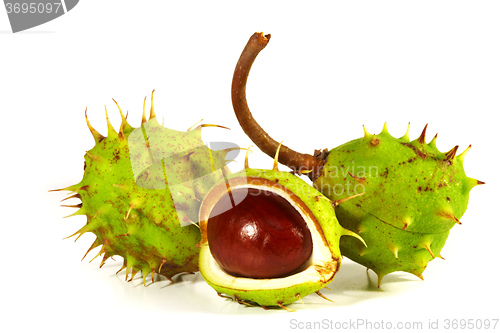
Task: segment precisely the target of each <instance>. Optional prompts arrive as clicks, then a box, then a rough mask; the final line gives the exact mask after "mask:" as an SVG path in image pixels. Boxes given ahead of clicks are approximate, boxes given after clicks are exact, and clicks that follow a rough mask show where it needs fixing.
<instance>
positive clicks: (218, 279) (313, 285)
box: [200, 167, 357, 307]
mask: <svg viewBox="0 0 500 333" xmlns="http://www.w3.org/2000/svg"><path fill="white" fill-rule="evenodd" d="M242 187H243V188H245V187H252V188H257V189H263V190H270V191H273V192H274V193H276V194H279V195H281V196H282V197H284V198H286V199H287V200H288V201H289V202H290V203H291V204H292V205H293V206H294V207H295V208H296V209H297V210H299V211H300V212H301V214H302V215H303V216H304V218H305V220H306V221H307V223H308V226H309V229H310V231H311V234H312V235H313V254H312V256H311V258H310V261H309V264H308V267H307V268H305V269H304V270H303V271H300V272H297V273H294V274H292V275H290V276H285V277H280V278H268V279H252V278H245V277H234V276H231V275H230V274H228V273H225V272H224V271H223V270H222V269H221V268H220V267H219V265H218V264H217V262H216V261H215V260H214V258H213V257H212V255H211V253H210V248H209V244H208V236H207V223H210V222H209V220H208V216H209V215H210V211H211V209H212V207H213V206H214V205H215V202H217V200H219V198H220V197H221V196H222V195H223V193H225V192H226V191H227V190H228V189H235V188H242ZM200 228H201V231H202V241H201V243H200V245H201V251H200V273H201V274H202V276H203V277H204V279H205V281H206V282H207V283H208V284H209V285H210V286H212V287H213V288H214V289H215V290H216V291H217V292H218V293H219V295H221V294H224V295H229V296H231V297H234V298H235V299H236V300H237V301H239V302H242V303H245V304H258V305H260V306H263V307H267V306H281V307H284V305H286V304H290V303H293V302H295V301H298V300H300V299H301V298H303V297H305V296H307V295H308V294H311V293H314V292H318V291H319V290H320V289H321V288H323V287H325V286H326V285H327V284H329V283H330V282H331V281H332V280H333V278H334V276H335V273H336V272H337V271H338V269H339V268H340V259H341V255H340V249H339V240H340V238H341V236H343V235H350V236H355V237H357V235H356V234H354V233H352V232H350V231H349V230H347V229H344V228H343V227H341V226H340V224H339V223H338V221H337V218H336V217H335V210H334V208H333V204H332V202H331V201H330V200H329V199H328V198H326V197H325V196H324V195H322V194H321V193H320V192H318V191H317V190H315V189H314V188H313V187H311V186H310V185H308V184H307V183H306V182H304V181H303V180H302V179H300V178H298V177H297V176H294V175H293V174H291V173H289V172H282V171H278V170H277V167H276V168H275V169H273V170H260V169H250V168H245V169H244V170H242V171H240V172H237V173H234V174H231V175H230V176H228V177H227V178H226V179H225V182H222V183H220V184H218V185H216V186H215V187H214V188H213V189H212V190H211V191H210V193H209V194H208V195H207V196H206V198H205V200H204V201H203V203H202V207H201V208H200ZM343 238H345V237H343ZM349 238H350V237H349ZM249 302H250V303H249Z"/></svg>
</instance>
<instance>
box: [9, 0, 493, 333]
mask: <svg viewBox="0 0 500 333" xmlns="http://www.w3.org/2000/svg"><path fill="white" fill-rule="evenodd" d="M499 17H500V5H499V3H498V2H496V1H414V2H408V1H341V2H340V1H328V2H327V1H310V2H307V3H306V2H298V1H287V2H285V1H275V2H271V1H251V2H250V1H158V0H157V1H145V0H143V1H111V0H108V1H81V2H80V3H79V4H78V5H77V6H76V7H75V8H74V9H73V10H72V11H70V12H68V13H67V14H66V15H64V16H62V17H60V18H58V19H56V20H54V21H52V22H49V23H47V24H44V25H41V26H39V27H35V28H33V29H31V30H28V31H25V32H22V33H18V34H12V33H11V32H10V26H9V23H8V19H7V14H6V13H5V11H4V9H3V8H0V60H1V62H0V66H1V72H0V112H1V113H0V117H1V119H2V122H1V124H2V130H1V131H0V135H1V153H2V159H1V161H2V162H1V164H0V165H1V166H0V167H1V174H2V187H1V188H2V200H1V206H0V207H1V227H0V238H1V241H0V267H1V270H2V271H1V275H0V276H1V281H0V292H1V303H2V305H3V307H4V310H3V311H2V312H0V322H1V323H2V326H4V327H9V326H10V327H11V328H10V329H9V331H12V330H14V331H25V330H31V331H40V330H42V329H49V330H51V331H53V332H62V331H78V332H79V331H82V332H83V331H84V332H91V331H94V330H98V331H104V330H106V331H108V332H109V331H111V330H114V331H117V332H118V331H120V332H125V331H132V330H141V331H149V332H151V331H159V332H163V331H164V332H170V331H172V330H175V331H182V332H184V331H185V330H186V329H187V330H189V329H193V331H194V329H196V330H198V331H199V330H207V329H210V328H212V327H213V328H215V329H217V331H219V330H220V331H236V332H239V331H244V332H246V331H262V330H264V329H266V331H269V332H270V331H278V330H279V331H288V330H294V327H295V326H294V322H293V321H294V320H295V321H297V322H300V323H301V325H302V324H303V325H305V324H307V323H308V322H313V321H322V320H325V321H330V320H332V321H333V322H339V323H342V322H347V323H348V322H349V321H356V320H358V319H360V320H361V319H365V320H369V321H371V322H372V323H374V324H375V325H374V327H375V326H376V325H381V321H384V323H387V322H391V323H393V324H394V325H396V323H397V322H399V321H403V322H406V321H409V322H422V323H423V327H424V328H426V327H427V325H428V322H429V320H432V321H435V320H439V325H440V327H441V328H444V324H445V320H446V319H460V318H465V319H474V320H475V319H488V318H489V319H491V318H499V317H500V313H499V312H498V304H497V302H498V297H499V296H500V292H499V283H498V276H499V275H498V269H497V267H498V245H497V243H496V242H497V240H498V235H499V232H500V227H499V218H498V211H497V209H498V206H499V205H498V186H499V183H498V180H499V177H498V162H499V158H498V149H497V142H498V124H497V122H498V117H497V114H498V112H499V109H500V98H499V91H500V43H499V34H500V20H499ZM255 31H263V32H264V33H271V34H272V39H271V42H270V43H269V45H268V47H267V48H266V49H265V50H264V51H262V53H261V54H260V56H259V57H258V59H257V61H256V63H255V66H254V68H253V70H252V72H251V75H250V79H249V82H248V91H247V92H248V98H249V103H250V107H251V109H252V111H253V114H254V116H255V118H256V119H257V120H258V121H259V122H260V124H261V125H262V127H263V128H264V129H266V130H267V131H268V132H269V133H270V134H271V136H273V137H274V138H275V139H276V140H278V141H281V140H284V143H285V144H287V145H288V146H290V147H292V148H294V149H296V150H298V151H301V152H308V153H312V152H313V151H314V149H320V148H333V147H336V146H338V145H340V144H342V143H343V142H346V141H349V140H352V139H355V138H358V137H360V136H362V135H363V130H362V125H363V124H364V125H365V126H366V127H367V129H368V131H370V132H371V133H378V132H380V131H381V129H382V126H383V124H384V121H387V122H388V126H389V130H390V132H391V134H393V135H394V136H396V137H400V136H402V135H403V134H404V133H405V131H406V127H407V124H408V122H411V132H410V137H411V138H412V139H414V138H416V137H418V136H419V134H420V132H421V130H422V128H423V127H424V125H425V124H426V123H429V127H428V140H430V139H431V138H432V137H433V136H434V134H435V133H436V132H439V137H438V148H439V149H440V150H442V151H448V150H449V149H450V148H452V147H453V146H454V145H456V144H458V145H460V149H459V153H460V152H461V151H462V150H463V149H465V148H466V147H467V146H468V145H469V144H472V149H471V151H470V152H469V154H468V155H467V158H466V160H465V169H466V173H467V175H468V176H470V177H473V178H478V179H480V180H482V181H485V182H486V185H483V186H480V187H476V188H474V189H473V190H472V192H471V197H470V201H469V207H468V210H467V212H466V214H465V215H464V216H463V218H462V219H461V221H462V223H463V225H461V226H456V227H454V228H453V229H452V231H451V233H450V237H449V239H448V242H447V244H446V246H445V247H444V249H443V252H442V255H443V256H444V257H445V258H446V260H440V259H436V260H434V261H432V262H431V263H430V264H429V266H428V268H427V270H426V271H425V272H424V277H425V281H423V282H422V281H420V280H419V279H418V278H416V277H414V276H413V275H410V274H407V273H394V274H391V275H389V276H387V277H385V278H384V280H383V284H382V288H381V289H377V287H376V276H375V274H373V272H369V273H366V271H365V269H364V268H363V267H362V266H359V265H357V264H355V263H353V262H350V261H349V260H347V259H346V260H344V261H343V266H342V269H341V270H340V272H339V273H338V275H337V277H336V278H335V280H334V282H333V283H331V284H330V285H329V287H330V290H326V289H325V290H323V291H322V293H323V294H324V295H326V296H327V297H329V298H330V299H332V300H333V301H334V303H329V302H327V301H325V300H323V299H322V298H320V297H318V296H316V295H311V296H308V297H307V298H305V299H304V303H305V305H303V304H301V303H297V304H294V305H292V306H290V307H291V308H293V309H296V310H298V312H294V313H288V312H286V311H279V310H268V311H265V310H263V309H261V308H248V307H245V306H243V305H239V304H237V303H235V302H230V301H228V300H226V299H222V298H219V297H217V295H216V293H215V292H214V291H213V290H212V289H211V288H210V287H209V286H208V285H207V284H206V283H205V282H204V281H203V279H202V278H201V277H200V276H199V275H198V274H196V275H184V276H181V277H179V278H178V279H177V280H176V281H177V282H178V283H176V284H174V285H169V283H168V281H166V280H165V279H161V280H160V281H159V282H158V283H155V284H153V285H148V286H147V287H144V286H143V285H142V279H141V278H140V277H137V278H136V279H135V280H133V281H132V282H129V283H126V282H125V281H124V274H123V273H120V274H118V275H115V272H116V270H118V268H120V266H121V264H122V261H121V258H119V257H118V258H116V261H115V262H113V261H112V260H109V261H108V262H107V264H106V265H105V266H104V267H103V268H101V269H99V268H98V266H99V263H100V259H96V260H95V261H93V262H92V263H90V264H89V263H88V262H89V260H90V259H91V258H92V257H93V255H92V254H94V255H95V254H96V253H97V250H94V252H92V253H91V254H90V255H89V256H88V258H86V259H85V260H84V261H80V258H81V257H82V256H83V254H84V253H85V251H86V249H87V248H88V246H90V244H91V242H92V241H93V236H92V235H84V236H82V237H81V238H80V239H79V240H78V241H77V242H76V243H74V242H73V240H71V239H70V240H63V238H64V237H66V236H68V235H70V234H72V233H73V232H75V231H76V230H78V229H79V228H80V227H81V226H83V224H84V223H85V218H84V217H82V216H79V217H72V218H68V219H64V218H63V216H65V215H69V214H71V213H72V212H73V211H74V209H71V208H61V207H59V201H60V200H61V199H63V198H64V197H65V195H64V193H61V192H55V193H54V192H51V193H48V190H50V189H55V188H61V187H65V186H67V185H71V184H75V183H77V182H79V181H80V179H81V176H82V174H83V155H84V153H85V151H86V150H89V149H90V148H92V146H93V138H92V137H91V135H90V133H89V132H88V129H87V126H86V124H85V118H84V110H85V108H86V107H88V115H89V118H90V121H91V123H92V124H93V125H94V127H95V128H96V129H98V130H99V131H100V132H102V133H103V134H106V123H105V117H104V105H107V106H108V111H109V113H110V119H111V121H112V122H113V124H115V126H116V127H118V125H119V114H118V112H117V110H116V108H115V107H114V103H113V102H112V100H111V99H112V98H114V99H116V100H117V101H118V103H119V104H120V106H121V107H122V109H124V110H128V111H129V116H128V119H129V122H130V123H131V124H132V125H133V126H138V125H139V124H140V118H141V114H142V101H143V99H144V97H145V96H146V95H148V96H149V95H150V93H151V91H152V90H153V89H156V92H155V109H156V114H157V116H158V118H159V119H162V118H164V120H165V125H166V126H167V127H170V128H174V129H178V130H186V129H187V128H189V127H190V126H191V125H193V124H194V123H196V122H197V121H199V120H201V119H204V122H205V123H213V124H220V125H225V126H228V127H230V128H231V131H229V132H228V131H224V130H222V129H215V128H207V129H205V130H204V135H205V137H204V138H205V140H217V139H220V138H224V139H226V140H231V141H233V142H236V143H238V144H240V146H242V147H247V146H249V145H250V144H251V142H250V140H249V139H248V138H247V137H246V136H245V135H244V133H243V132H242V130H241V129H240V127H239V125H238V123H237V121H236V118H235V117H234V115H233V111H232V106H231V100H230V84H231V78H232V73H233V70H234V66H235V64H236V61H237V59H238V57H239V54H240V52H241V50H242V49H243V47H244V45H245V43H246V42H247V40H248V38H249V37H250V35H251V34H252V33H253V32H255ZM148 102H149V97H148ZM253 151H254V152H253V154H251V160H250V162H251V166H253V167H263V168H270V167H271V163H272V161H271V159H270V158H268V157H267V156H265V155H264V154H263V153H261V152H260V151H259V150H258V149H257V148H254V149H253ZM242 157H243V156H240V158H238V161H237V162H236V163H233V164H231V165H230V166H231V169H232V170H233V171H237V170H238V169H240V168H241V167H242V161H243V158H242ZM73 203H76V202H73ZM5 308H6V309H7V310H5ZM362 328H364V327H363V326H360V327H358V330H356V331H362ZM499 329H500V323H499V324H498V325H497V330H499ZM343 331H347V330H343ZM406 331H411V330H406ZM419 331H420V332H421V331H422V330H419Z"/></svg>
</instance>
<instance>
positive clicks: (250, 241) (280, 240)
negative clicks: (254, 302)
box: [207, 188, 313, 279]
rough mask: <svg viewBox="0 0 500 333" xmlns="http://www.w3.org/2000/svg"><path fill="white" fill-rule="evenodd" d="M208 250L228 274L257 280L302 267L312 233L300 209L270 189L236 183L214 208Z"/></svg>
mask: <svg viewBox="0 0 500 333" xmlns="http://www.w3.org/2000/svg"><path fill="white" fill-rule="evenodd" d="M208 222H209V223H208V226H207V237H208V244H209V247H210V252H211V253H212V255H213V257H214V259H215V260H216V261H217V263H218V264H219V266H220V267H221V268H222V269H223V270H224V271H225V272H226V273H228V274H231V275H233V276H242V277H248V278H255V279H269V278H277V277H283V276H287V275H290V274H293V273H294V272H296V271H298V270H300V269H301V267H302V266H303V265H304V264H305V263H306V262H307V261H308V260H309V258H310V256H311V253H312V248H313V245H312V238H311V233H310V231H309V228H308V227H307V223H306V221H305V220H304V218H303V217H302V215H301V213H300V212H299V211H298V210H297V208H295V207H294V206H293V205H292V204H291V203H290V202H289V201H288V200H287V199H285V198H283V197H282V196H280V195H278V194H276V193H273V192H271V191H268V190H263V189H257V188H235V189H232V190H231V191H230V192H228V193H226V195H225V196H223V197H222V198H221V199H220V200H219V201H218V202H217V203H216V204H215V206H214V207H213V209H212V211H211V213H210V216H209V221H208Z"/></svg>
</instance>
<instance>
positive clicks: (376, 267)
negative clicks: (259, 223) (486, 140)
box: [314, 125, 481, 284]
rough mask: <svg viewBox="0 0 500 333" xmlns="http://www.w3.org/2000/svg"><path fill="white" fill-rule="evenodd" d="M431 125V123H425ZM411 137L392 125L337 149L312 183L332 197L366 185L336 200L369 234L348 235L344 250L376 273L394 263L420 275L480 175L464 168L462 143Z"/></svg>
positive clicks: (349, 221) (352, 226) (345, 222)
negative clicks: (441, 144) (442, 147)
mask: <svg viewBox="0 0 500 333" xmlns="http://www.w3.org/2000/svg"><path fill="white" fill-rule="evenodd" d="M426 128H427V126H426ZM426 128H425V129H424V131H423V132H422V134H421V136H420V137H419V138H417V139H416V140H413V141H410V140H409V127H408V131H407V133H406V134H405V135H404V136H403V137H402V138H399V139H397V138H394V137H392V136H391V135H390V134H389V132H388V130H387V127H386V125H384V129H383V130H382V132H381V133H380V134H378V135H371V134H369V133H368V132H367V131H366V129H365V136H364V137H362V138H360V139H357V140H353V141H350V142H348V143H345V144H343V145H341V146H339V147H337V148H334V149H332V150H331V151H330V152H329V154H328V156H327V160H326V162H325V164H324V167H323V170H322V173H321V176H320V177H319V178H318V179H317V180H316V181H315V182H314V186H315V187H316V188H318V189H319V190H320V191H321V192H322V193H323V194H325V195H326V196H327V197H329V198H330V199H332V200H339V199H341V198H344V197H348V196H352V195H354V194H360V193H364V194H363V195H361V196H358V197H356V198H353V199H351V200H349V201H347V202H345V203H343V204H342V205H339V206H337V207H336V210H335V211H336V214H337V217H338V219H339V221H340V223H341V225H342V226H344V227H345V228H347V229H349V230H352V231H354V232H356V233H358V234H359V235H361V237H363V239H364V240H365V242H366V244H367V247H366V248H365V246H364V245H363V244H361V243H360V242H359V241H357V240H356V239H354V238H345V239H342V241H341V244H340V248H341V251H342V254H343V255H345V256H346V257H348V258H350V259H352V260H353V261H355V262H358V263H360V264H362V265H364V266H366V267H368V268H370V269H372V270H373V271H375V272H376V273H377V275H378V276H379V284H380V281H381V279H382V278H383V277H384V276H385V275H386V274H388V273H391V272H394V271H406V272H409V273H412V274H415V275H416V276H418V277H420V278H422V272H423V271H424V269H425V268H426V266H427V263H428V262H429V261H430V260H432V259H434V258H435V257H441V255H440V253H441V249H442V248H443V246H444V244H445V241H446V239H447V237H448V234H449V231H450V229H451V228H452V227H453V226H454V225H455V224H460V222H459V219H460V218H461V217H462V215H463V214H464V213H465V210H466V208H467V202H468V198H469V191H470V190H471V189H472V188H473V187H474V186H475V185H477V184H480V183H481V182H478V181H477V180H475V179H472V178H469V177H467V176H466V175H465V173H464V169H463V159H464V157H465V154H466V153H467V151H468V150H469V148H470V147H469V148H467V150H465V151H464V152H463V153H462V154H461V155H458V156H456V152H457V148H458V146H456V147H454V148H453V149H451V150H450V151H449V152H447V153H442V152H440V151H439V150H438V149H437V148H436V137H435V138H434V139H433V140H432V141H431V142H430V143H426V141H425V131H426Z"/></svg>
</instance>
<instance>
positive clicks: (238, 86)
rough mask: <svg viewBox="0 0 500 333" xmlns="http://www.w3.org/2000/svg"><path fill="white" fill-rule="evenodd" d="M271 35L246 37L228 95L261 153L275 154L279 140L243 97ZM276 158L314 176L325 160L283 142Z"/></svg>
mask: <svg viewBox="0 0 500 333" xmlns="http://www.w3.org/2000/svg"><path fill="white" fill-rule="evenodd" d="M270 38H271V35H265V36H264V35H263V34H262V33H257V32H256V33H254V34H253V35H252V37H250V39H249V40H248V43H247V45H246V46H245V48H244V49H243V52H242V53H241V56H240V59H239V60H238V63H237V64H236V68H235V70H234V75H233V83H232V86H231V99H232V102H233V109H234V112H235V114H236V117H237V118H238V121H239V123H240V125H241V127H242V128H243V131H244V132H245V133H246V134H247V135H248V137H249V138H250V139H251V140H252V141H253V142H254V143H255V144H256V145H257V146H258V147H259V148H260V149H261V150H262V151H263V152H264V153H266V154H267V155H269V156H271V157H274V155H275V153H276V150H277V149H278V147H279V145H280V144H279V143H278V142H277V141H276V140H274V139H273V138H271V137H270V136H269V135H268V134H267V133H266V132H265V131H264V130H263V129H262V127H260V125H259V124H258V123H257V122H256V121H255V119H254V118H253V116H252V113H251V112H250V109H249V108H248V104H247V99H246V84H247V79H248V74H249V73H250V69H251V68H252V64H253V62H254V60H255V58H256V57H257V55H258V54H259V52H260V51H262V50H263V49H264V48H265V47H266V45H267V44H268V43H269V40H270ZM322 157H323V156H322ZM278 161H279V162H280V163H281V164H284V165H286V166H288V167H290V168H291V169H292V170H293V171H294V172H296V173H306V171H309V172H308V173H307V175H308V176H309V177H310V178H311V179H313V180H314V179H316V178H317V177H318V176H319V173H320V169H321V167H322V166H323V163H324V159H323V158H321V157H315V156H312V155H309V154H302V153H298V152H296V151H294V150H292V149H290V148H288V147H287V146H284V145H282V146H281V148H280V152H279V156H278ZM311 170H312V171H311Z"/></svg>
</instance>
